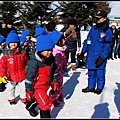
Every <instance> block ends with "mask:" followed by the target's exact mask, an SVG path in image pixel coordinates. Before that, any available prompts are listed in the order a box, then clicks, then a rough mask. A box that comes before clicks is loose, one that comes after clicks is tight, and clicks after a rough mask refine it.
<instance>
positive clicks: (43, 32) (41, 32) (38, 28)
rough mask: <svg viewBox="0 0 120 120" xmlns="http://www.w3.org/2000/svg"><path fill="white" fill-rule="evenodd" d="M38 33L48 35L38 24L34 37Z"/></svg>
mask: <svg viewBox="0 0 120 120" xmlns="http://www.w3.org/2000/svg"><path fill="white" fill-rule="evenodd" d="M39 35H48V33H47V31H46V30H45V29H44V28H42V27H40V26H39V25H36V28H35V37H37V36H39Z"/></svg>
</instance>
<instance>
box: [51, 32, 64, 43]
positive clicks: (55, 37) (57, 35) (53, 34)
mask: <svg viewBox="0 0 120 120" xmlns="http://www.w3.org/2000/svg"><path fill="white" fill-rule="evenodd" d="M49 35H50V37H51V38H52V39H53V41H54V43H55V44H57V42H58V41H59V39H60V38H61V36H62V35H63V34H62V33H60V32H59V31H57V30H53V31H52V32H51V33H50V34H49Z"/></svg>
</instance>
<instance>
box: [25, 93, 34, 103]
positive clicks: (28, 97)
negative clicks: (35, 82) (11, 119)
mask: <svg viewBox="0 0 120 120" xmlns="http://www.w3.org/2000/svg"><path fill="white" fill-rule="evenodd" d="M26 98H27V100H28V101H32V100H33V92H32V91H28V92H26Z"/></svg>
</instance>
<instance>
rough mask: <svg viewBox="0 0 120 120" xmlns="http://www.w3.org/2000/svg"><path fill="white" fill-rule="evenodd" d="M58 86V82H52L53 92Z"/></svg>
mask: <svg viewBox="0 0 120 120" xmlns="http://www.w3.org/2000/svg"><path fill="white" fill-rule="evenodd" d="M58 84H59V83H58V82H53V89H54V91H56V90H57V87H58Z"/></svg>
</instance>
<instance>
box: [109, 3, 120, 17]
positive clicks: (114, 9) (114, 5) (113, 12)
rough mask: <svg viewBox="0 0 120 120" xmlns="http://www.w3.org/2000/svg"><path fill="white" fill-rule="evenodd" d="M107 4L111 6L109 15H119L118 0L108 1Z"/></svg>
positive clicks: (119, 4)
mask: <svg viewBox="0 0 120 120" xmlns="http://www.w3.org/2000/svg"><path fill="white" fill-rule="evenodd" d="M109 6H110V7H111V8H112V9H111V12H110V13H109V15H110V16H114V17H120V12H119V11H120V1H110V4H109Z"/></svg>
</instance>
